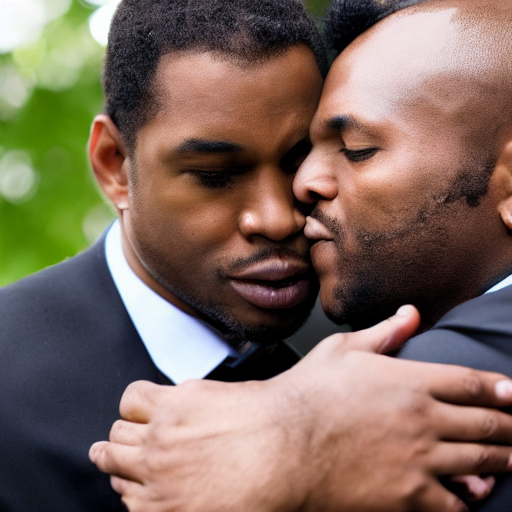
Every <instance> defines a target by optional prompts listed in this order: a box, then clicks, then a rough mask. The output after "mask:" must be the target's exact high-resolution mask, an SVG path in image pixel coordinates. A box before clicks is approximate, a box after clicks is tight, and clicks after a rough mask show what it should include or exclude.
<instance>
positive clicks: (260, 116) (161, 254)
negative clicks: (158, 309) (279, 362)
mask: <svg viewBox="0 0 512 512" xmlns="http://www.w3.org/2000/svg"><path fill="white" fill-rule="evenodd" d="M205 83H208V84H209V87H208V88H205V87H204V84H205ZM321 85H322V78H321V75H320V72H319V70H318V67H317V65H316V62H315V60H314V57H313V54H312V52H311V51H310V50H309V49H308V48H307V47H305V46H296V47H293V48H291V49H290V50H288V51H287V52H285V53H284V54H283V55H282V56H278V57H276V58H275V59H272V60H270V61H268V62H263V63H261V64H255V65H248V64H246V63H240V62H236V61H230V60H228V59H227V58H225V57H222V56H219V55H214V54H211V53H190V52H185V53H177V54H176V53H173V54H169V55H165V56H164V57H163V58H162V59H161V62H160V64H159V67H158V70H157V74H156V78H155V88H156V90H157V97H158V103H159V107H160V108H159V110H158V113H157V114H156V115H155V117H154V118H152V119H151V120H150V121H149V122H147V123H146V124H145V125H144V126H143V127H142V129H141V130H140V131H139V132H138V135H137V146H136V149H135V151H134V152H133V154H129V153H128V152H126V150H125V148H124V145H123V141H122V139H121V137H120V135H119V133H118V131H117V129H116V127H115V126H114V125H113V123H112V122H111V120H110V119H109V118H108V117H106V116H104V115H102V116H98V117H97V118H96V120H95V122H94V125H93V129H92V135H91V143H90V154H91V162H92V164H93V168H94V172H95V174H96V177H97V179H98V182H99V183H100V185H101V187H102V189H103V191H104V192H105V193H106V195H107V196H108V197H109V199H110V200H111V201H112V203H113V204H114V205H115V206H116V207H117V209H118V212H119V217H120V220H121V226H122V234H123V249H124V252H125V254H126V257H127V259H128V262H129V264H130V266H131V267H132V269H133V270H134V271H135V273H136V274H137V275H138V276H139V277H140V278H141V279H142V280H143V281H144V282H145V283H146V284H147V285H148V286H149V287H150V288H152V289H153V290H155V291H156V292H157V293H159V294H160V295H161V296H163V297H164V298H165V299H167V300H168V301H169V302H171V303H172V304H174V305H176V306H177V307H179V308H180V309H182V310H183V311H185V312H187V313H189V314H191V315H192V316H196V317H199V318H202V319H203V320H205V321H207V322H208V323H210V324H212V325H213V326H214V327H216V328H218V329H219V330H220V331H221V332H222V333H224V334H225V335H226V337H227V338H228V339H232V340H233V343H235V344H236V343H238V342H241V341H243V340H244V338H246V337H248V336H250V337H251V339H252V340H253V341H257V340H259V339H261V340H263V341H265V342H269V343H272V342H274V341H275V340H279V339H282V338H284V337H287V336H289V335H290V334H292V333H293V332H294V331H295V330H296V329H297V328H298V327H299V326H300V325H301V324H302V323H303V322H304V321H305V319H306V318H307V314H308V313H309V311H310V309H311V307H312V305H313V302H314V299H315V296H316V291H317V282H316V278H315V277H314V274H313V273H312V269H311V263H310V260H309V246H308V242H307V240H306V238H305V237H304V234H303V232H302V230H303V227H304V224H305V216H304V213H303V212H302V211H300V210H299V208H298V204H297V203H296V201H295V199H294V198H293V195H292V190H291V185H292V180H293V176H294V174H295V172H296V170H297V168H298V165H299V164H300V163H301V162H302V160H303V159H304V157H305V155H306V154H307V151H308V150H309V145H308V142H307V140H306V139H307V134H308V127H309V123H310V121H311V118H312V116H313V113H314V110H315V107H316V105H317V103H318V99H319V96H320V89H321ZM290 281H293V282H292V283H291V284H292V286H288V285H289V284H290ZM297 282H298V284H297ZM257 284H259V285H260V287H259V288H257ZM283 287H284V288H283ZM247 289H248V290H249V291H248V292H247ZM297 289H298V290H297ZM240 290H241V291H240ZM283 290H285V293H284V294H283ZM247 293H249V294H252V295H251V296H250V297H249V298H247ZM272 293H274V295H275V296H276V297H277V298H276V299H275V300H273V299H272V298H271V299H267V298H266V297H268V296H269V295H271V294H272ZM283 295H284V296H283ZM253 296H256V299H253ZM262 296H263V298H261V297H262ZM255 300H256V301H258V300H259V301H261V300H263V301H264V304H263V306H262V305H261V303H260V302H256V304H255Z"/></svg>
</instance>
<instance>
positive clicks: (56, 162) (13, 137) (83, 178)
mask: <svg viewBox="0 0 512 512" xmlns="http://www.w3.org/2000/svg"><path fill="white" fill-rule="evenodd" d="M306 3H307V4H308V7H309V8H310V10H311V12H312V13H313V14H315V15H316V16H322V14H323V12H324V9H325V7H326V5H327V4H328V0H309V1H307V2H306ZM93 10H94V6H89V5H88V4H87V3H85V2H83V1H79V0H73V2H72V4H71V7H70V9H69V10H68V11H67V13H66V14H64V15H63V16H61V17H59V18H58V19H56V20H54V21H52V22H50V23H49V24H48V25H47V26H46V27H45V28H44V30H43V32H42V34H41V37H39V39H38V40H37V42H34V43H31V44H30V45H28V46H23V47H19V48H17V49H16V50H13V51H12V52H10V53H6V54H2V55H0V286H3V285H6V284H8V283H11V282H13V281H15V280H17V279H19V278H21V277H23V276H25V275H27V274H30V273H32V272H35V271H37V270H40V269H41V268H44V267H46V266H48V265H51V264H54V263H56V262H58V261H61V260H62V259H64V258H67V257H70V256H73V255H74V254H76V253H77V252H79V251H80V250H82V249H84V248H85V247H87V246H88V245H89V244H90V243H92V241H93V240H94V239H95V238H96V237H97V236H98V235H99V234H100V233H101V231H102V230H103V229H104V227H105V226H106V225H107V224H108V222H110V220H111V219H113V217H114V213H113V210H112V209H111V208H110V207H109V206H107V205H106V203H105V202H104V201H103V199H102V198H101V196H100V194H99V191H98V187H97V186H96V185H95V183H94V179H93V177H92V173H91V171H90V168H89V164H88V161H87V157H86V145H87V139H88V135H89V127H90V125H91V121H92V119H93V117H94V115H95V114H97V113H98V112H100V111H101V108H102V94H101V88H100V80H99V77H100V69H101V62H102V58H103V53H104V49H103V48H102V47H101V46H100V45H99V44H98V43H97V42H96V41H94V39H93V38H92V36H91V35H90V32H89V26H88V19H89V16H90V15H91V14H92V12H93ZM2 91H3V93H4V97H2ZM6 91H7V92H6ZM5 98H7V100H6V99H5ZM7 164H9V165H7Z"/></svg>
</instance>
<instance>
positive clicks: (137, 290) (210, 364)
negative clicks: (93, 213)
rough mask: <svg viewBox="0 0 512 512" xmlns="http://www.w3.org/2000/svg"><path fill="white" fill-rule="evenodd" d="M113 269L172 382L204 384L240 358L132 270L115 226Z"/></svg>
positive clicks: (108, 248)
mask: <svg viewBox="0 0 512 512" xmlns="http://www.w3.org/2000/svg"><path fill="white" fill-rule="evenodd" d="M105 254H106V258H107V264H108V268H109V270H110V273H111V274H112V278H113V279H114V283H115V285H116V287H117V290H118V291H119V294H120V295H121V299H122V300H123V303H124V305H125V307H126V309H127V311H128V314H129V315H130V318H131V319H132V322H133V324H134V325H135V329H137V332H138V333H139V335H140V337H141V338H142V342H143V343H144V345H145V346H146V349H147V351H148V352H149V355H150V356H151V359H152V360H153V362H154V363H155V365H156V367H157V368H158V369H159V370H160V371H161V372H162V373H163V374H164V375H166V376H167V377H168V378H169V379H171V381H172V382H174V383H175V384H180V383H181V382H183V381H184V380H187V379H201V378H203V377H205V376H206V375H208V374H209V373H210V372H211V371H212V370H213V369H214V368H216V367H217V366H218V365H219V364H220V363H221V362H222V361H223V360H224V359H225V358H226V357H227V356H234V357H236V356H237V355H238V352H237V351H236V350H235V349H234V348H232V347H231V346H230V345H229V344H228V343H227V342H226V341H225V340H223V339H222V338H221V337H220V336H219V335H218V334H217V333H216V332H215V331H214V330H213V329H211V328H210V327H209V326H207V325H206V324H205V323H203V322H201V321H200V320H198V319H197V318H194V317H191V316H190V315H188V314H187V313H184V312H183V311H181V309H178V308H177V307H176V306H174V305H172V304H171V303H169V302H167V301H166V300H165V299H163V298H162V297H161V296H160V295H158V294H157V293H156V292H154V291H153V290H151V288H149V287H148V286H147V285H146V284H145V283H143V282H142V281H141V280H140V279H139V277H137V275H135V273H134V272H133V270H132V269H131V268H130V266H129V265H128V262H127V261H126V258H125V256H124V253H123V248H122V244H121V227H120V224H119V221H116V222H115V223H114V224H113V225H112V227H111V228H110V230H109V232H108V234H107V237H106V240H105Z"/></svg>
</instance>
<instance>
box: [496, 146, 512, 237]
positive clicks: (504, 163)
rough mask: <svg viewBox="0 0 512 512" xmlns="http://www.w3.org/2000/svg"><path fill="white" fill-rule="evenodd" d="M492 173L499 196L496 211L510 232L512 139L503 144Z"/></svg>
mask: <svg viewBox="0 0 512 512" xmlns="http://www.w3.org/2000/svg"><path fill="white" fill-rule="evenodd" d="M494 174H495V178H496V184H497V186H498V189H499V192H500V196H501V197H500V201H499V203H498V212H499V214H500V217H501V220H502V221H503V223H504V224H505V226H506V227H507V229H508V230H509V232H510V231H512V140H509V141H508V142H507V143H506V144H505V145H504V146H503V150H502V151H501V154H500V156H499V159H498V163H497V165H496V169H495V171H494Z"/></svg>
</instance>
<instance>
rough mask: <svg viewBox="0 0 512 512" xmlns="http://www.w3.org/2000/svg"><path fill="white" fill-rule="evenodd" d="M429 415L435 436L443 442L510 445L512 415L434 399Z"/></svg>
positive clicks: (511, 439)
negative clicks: (430, 415)
mask: <svg viewBox="0 0 512 512" xmlns="http://www.w3.org/2000/svg"><path fill="white" fill-rule="evenodd" d="M432 414H433V421H434V424H435V425H436V432H437V435H438V437H439V438H440V439H443V440H445V441H472V442H486V443H495V444H508V445H512V416H510V415H509V414H506V413H504V412H500V411H497V410H494V409H483V408H478V407H467V406H465V407H463V406H458V405H450V404H445V403H443V402H436V403H435V407H434V409H433V411H432Z"/></svg>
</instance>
